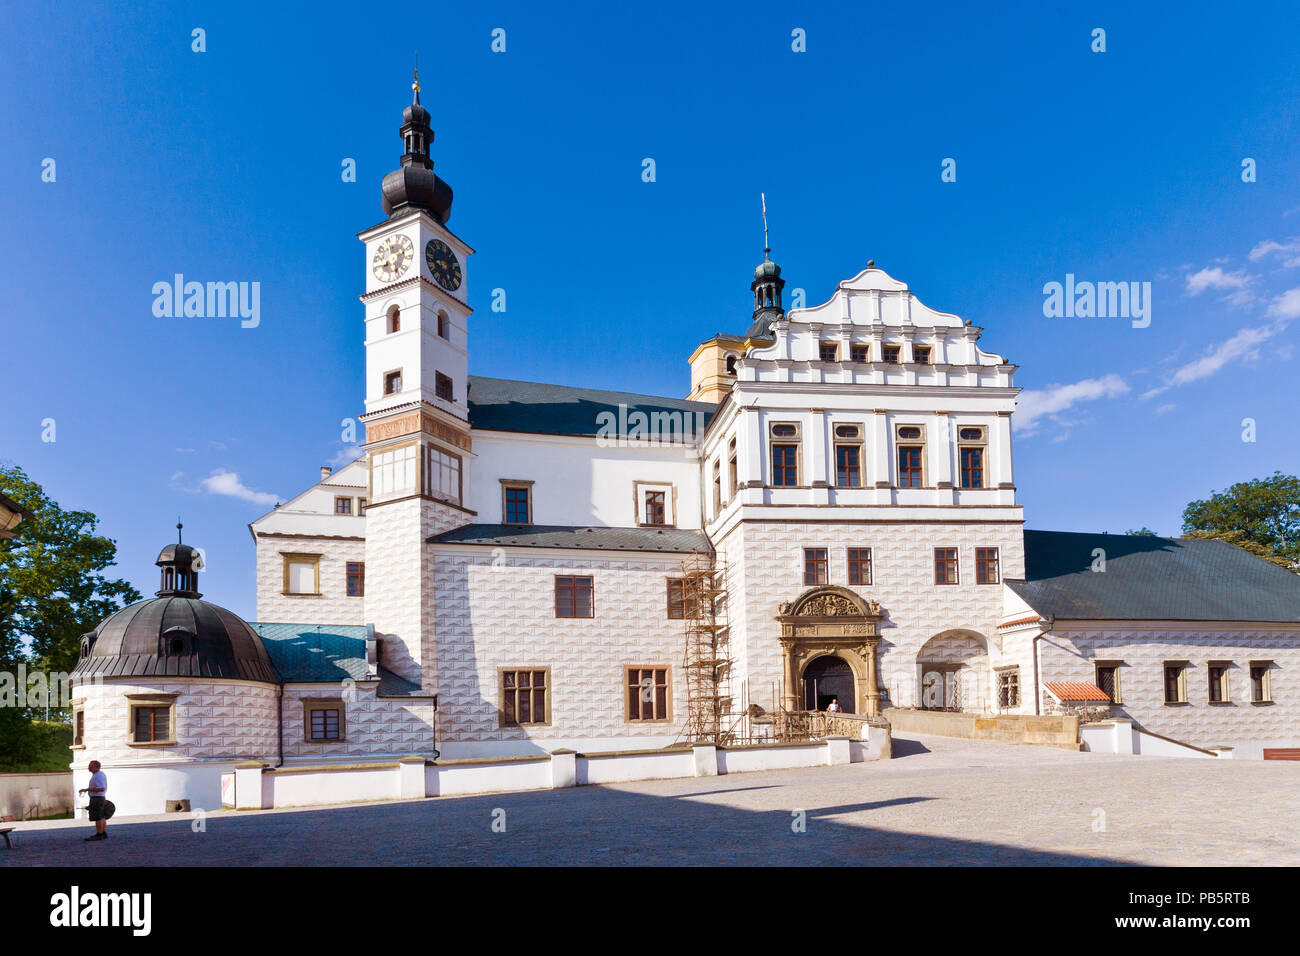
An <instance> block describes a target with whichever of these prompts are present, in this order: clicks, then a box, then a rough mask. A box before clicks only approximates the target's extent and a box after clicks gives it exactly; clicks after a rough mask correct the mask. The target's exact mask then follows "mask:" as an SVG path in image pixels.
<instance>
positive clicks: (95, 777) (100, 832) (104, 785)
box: [78, 760, 108, 843]
mask: <svg viewBox="0 0 1300 956" xmlns="http://www.w3.org/2000/svg"><path fill="white" fill-rule="evenodd" d="M101 766H102V765H101V764H100V762H99V761H98V760H92V761H91V762H90V767H89V769H90V785H89V786H86V787H82V788H81V790H79V791H78V792H79V793H88V794H90V819H91V820H92V821H93V822H94V824H95V835H94V836H88V837H86V842H87V843H94V842H95V841H96V840H107V839H108V815H107V814H106V813H105V805H106V804H107V803H108V777H107V776H105V775H104V771H103V770H101V769H100V767H101Z"/></svg>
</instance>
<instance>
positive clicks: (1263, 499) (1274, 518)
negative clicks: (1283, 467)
mask: <svg viewBox="0 0 1300 956" xmlns="http://www.w3.org/2000/svg"><path fill="white" fill-rule="evenodd" d="M1183 533H1184V534H1186V535H1187V536H1188V537H1193V538H1218V539H1220V540H1223V541H1228V542H1230V543H1231V544H1235V545H1237V547H1239V548H1244V549H1245V550H1247V551H1250V552H1251V553H1252V554H1257V555H1259V556H1260V557H1262V558H1266V559H1268V560H1270V561H1272V562H1273V563H1274V564H1279V565H1281V566H1282V567H1286V568H1291V569H1292V570H1294V569H1296V568H1297V567H1300V478H1297V477H1296V476H1294V475H1284V474H1282V473H1281V472H1280V471H1278V472H1274V473H1273V474H1272V476H1270V477H1268V478H1254V479H1252V480H1250V481H1241V482H1238V483H1237V484H1235V485H1232V486H1231V487H1230V488H1228V489H1227V490H1226V491H1222V492H1216V493H1212V494H1211V495H1210V497H1209V498H1207V499H1205V500H1204V501H1193V502H1191V503H1190V504H1189V505H1188V506H1187V507H1186V508H1185V509H1184V510H1183Z"/></svg>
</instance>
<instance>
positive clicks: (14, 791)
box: [0, 770, 75, 820]
mask: <svg viewBox="0 0 1300 956" xmlns="http://www.w3.org/2000/svg"><path fill="white" fill-rule="evenodd" d="M74 789H75V788H74V787H73V786H72V773H71V772H70V771H67V770H63V771H60V772H58V773H0V816H5V817H15V818H17V819H19V820H21V819H23V817H24V816H30V817H46V816H54V815H55V814H59V813H71V812H72V807H73V797H72V795H73V790H74ZM33 790H35V791H37V792H36V793H32V791H33Z"/></svg>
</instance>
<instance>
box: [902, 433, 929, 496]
mask: <svg viewBox="0 0 1300 956" xmlns="http://www.w3.org/2000/svg"><path fill="white" fill-rule="evenodd" d="M904 428H915V429H918V430H919V431H920V433H921V437H920V438H904V437H902V434H901V432H902V430H903V429H904ZM928 447H929V445H928V443H927V441H926V433H925V425H924V424H922V423H920V422H895V423H894V487H895V488H898V489H907V490H913V491H914V490H916V489H919V488H928V487H929V484H928V480H929V477H930V475H929V467H928V463H927V462H926V458H927V457H928V456H927V455H926V449H927V448H928ZM904 451H909V452H910V451H915V452H916V453H917V463H918V466H919V467H918V468H916V469H912V468H908V469H907V472H908V474H911V473H912V472H913V471H919V472H920V475H919V478H920V484H916V485H913V484H906V485H905V484H903V452H904Z"/></svg>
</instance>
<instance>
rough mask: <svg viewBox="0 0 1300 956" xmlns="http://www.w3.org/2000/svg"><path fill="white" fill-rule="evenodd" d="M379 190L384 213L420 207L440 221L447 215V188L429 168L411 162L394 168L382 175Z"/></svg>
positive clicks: (448, 200) (448, 199)
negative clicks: (408, 164) (382, 178)
mask: <svg viewBox="0 0 1300 956" xmlns="http://www.w3.org/2000/svg"><path fill="white" fill-rule="evenodd" d="M380 190H381V193H382V195H381V196H380V200H379V202H380V205H381V206H383V208H384V214H385V215H388V216H392V215H394V214H395V213H399V212H403V211H405V210H407V209H424V210H426V211H427V212H428V213H429V214H430V215H431V216H433V218H434V219H436V220H438V221H439V222H441V223H444V224H445V223H446V222H447V220H448V219H450V218H451V198H452V194H451V187H450V186H448V185H447V184H446V183H445V182H443V181H442V180H441V179H440V178H439V177H438V176H437V174H436V173H434V171H433V170H432V169H426V168H425V167H423V166H415V165H412V166H403V167H401V168H400V169H394V170H393V171H392V172H391V173H389V174H388V175H387V176H385V177H384V181H383V184H382V185H381V186H380Z"/></svg>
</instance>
